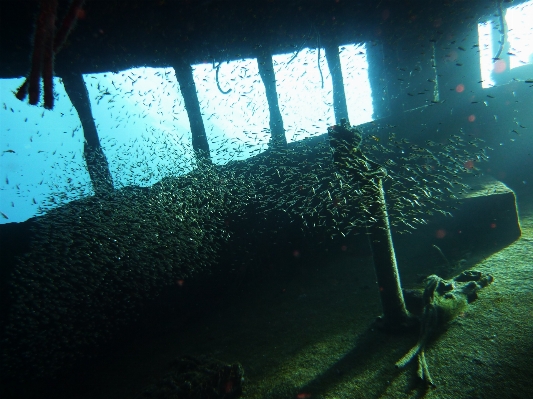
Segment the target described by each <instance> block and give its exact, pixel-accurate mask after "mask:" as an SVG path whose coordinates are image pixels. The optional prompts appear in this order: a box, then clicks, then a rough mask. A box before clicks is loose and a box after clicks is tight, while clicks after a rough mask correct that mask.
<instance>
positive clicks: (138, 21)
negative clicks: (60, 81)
mask: <svg viewBox="0 0 533 399" xmlns="http://www.w3.org/2000/svg"><path fill="white" fill-rule="evenodd" d="M68 3H69V2H68V1H61V0H60V7H59V18H62V15H63V14H64V13H65V10H66V8H67V6H68ZM497 4H498V2H497V1H496V0H490V1H487V0H423V1H421V0H372V1H364V0H360V1H351V0H128V1H125V0H108V1H103V0H87V2H86V5H85V7H84V10H85V13H84V17H83V18H82V19H80V20H79V21H78V24H77V26H76V27H75V29H74V30H73V32H72V34H71V35H70V37H69V40H68V42H67V44H66V45H65V46H64V48H63V49H62V50H61V52H60V54H58V56H57V60H56V65H55V70H56V74H57V75H59V76H61V75H63V74H65V73H69V72H74V73H80V72H82V73H90V72H107V71H117V70H121V69H126V68H131V67H135V66H170V65H175V64H176V63H177V62H181V61H183V62H187V63H198V62H214V61H226V60H231V59H238V58H243V57H254V56H255V55H256V54H257V53H258V52H259V51H265V50H266V51H268V52H271V53H273V54H275V53H281V52H287V51H295V50H296V49H297V48H299V47H300V46H301V45H302V44H305V45H306V46H308V47H315V46H316V45H317V44H318V43H320V44H321V45H323V44H324V43H325V42H327V41H332V42H335V43H336V44H339V45H340V44H345V43H354V42H363V41H381V42H388V43H390V44H391V45H394V43H395V41H397V40H399V39H403V42H404V43H405V40H409V38H411V37H412V38H413V40H414V39H415V38H420V37H423V39H424V40H432V39H433V40H436V39H438V38H439V37H442V35H443V33H444V32H446V31H449V30H451V29H454V28H455V27H458V26H459V27H461V28H465V27H467V26H469V25H471V26H474V24H475V23H477V20H478V19H479V18H481V17H483V16H484V15H490V14H493V13H494V12H495V10H497ZM38 10H39V1H35V0H24V1H21V0H2V1H1V2H0V18H1V21H0V22H1V23H0V38H1V51H2V57H1V60H0V77H18V76H22V75H25V74H26V72H27V70H28V68H29V57H30V53H31V39H32V35H33V25H34V23H35V17H36V15H37V13H38Z"/></svg>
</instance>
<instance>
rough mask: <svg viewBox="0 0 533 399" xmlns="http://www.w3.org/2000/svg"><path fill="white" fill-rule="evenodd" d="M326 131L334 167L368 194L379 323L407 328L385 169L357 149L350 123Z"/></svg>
mask: <svg viewBox="0 0 533 399" xmlns="http://www.w3.org/2000/svg"><path fill="white" fill-rule="evenodd" d="M328 135H329V142H330V146H331V148H332V149H333V162H334V163H335V166H336V167H337V169H338V170H339V171H340V172H341V173H343V174H344V175H345V176H346V177H347V178H350V179H353V180H354V182H355V184H358V186H359V189H360V190H362V191H363V192H364V197H368V198H371V199H370V201H367V202H365V207H366V210H367V211H368V220H369V222H368V223H367V231H368V233H369V235H368V237H369V240H370V247H371V248H372V255H373V260H374V269H375V271H376V278H377V281H378V286H379V295H380V297H381V306H382V308H383V316H382V317H381V318H380V325H381V326H382V327H383V328H386V329H390V330H400V329H406V328H410V327H412V325H413V321H414V318H412V317H411V315H410V313H409V312H408V311H407V308H406V307H405V301H404V299H403V293H402V288H401V285H400V275H399V273H398V266H397V264H396V256H395V254H394V247H393V245H392V237H391V232H390V226H389V217H388V214H387V203H386V202H385V191H384V190H383V178H384V177H385V176H386V175H387V171H386V170H385V168H383V167H381V166H380V165H378V164H376V163H375V162H373V161H371V160H370V159H368V158H367V157H366V156H365V155H364V154H362V153H361V151H360V149H359V144H360V142H361V134H360V133H359V132H358V130H357V129H356V128H354V127H350V125H349V124H348V123H347V122H346V120H343V121H341V124H340V125H336V126H333V127H331V128H329V130H328Z"/></svg>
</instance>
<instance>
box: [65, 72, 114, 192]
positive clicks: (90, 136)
mask: <svg viewBox="0 0 533 399" xmlns="http://www.w3.org/2000/svg"><path fill="white" fill-rule="evenodd" d="M62 79H63V84H64V85H65V90H66V92H67V94H68V96H69V98H70V101H71V102H72V105H74V108H75V109H76V111H77V112H78V116H79V118H80V122H81V126H82V127H83V136H84V138H85V144H84V147H83V155H84V156H85V162H86V163H87V171H88V172H89V176H90V177H91V182H92V184H93V190H94V193H95V195H96V196H103V195H106V194H110V193H111V192H112V191H113V178H112V177H111V172H110V171H109V164H108V163H107V158H106V156H105V154H104V151H103V150H102V146H101V145H100V139H99V137H98V132H97V130H96V125H95V123H94V118H93V115H92V112H91V102H90V100H89V92H88V91H87V87H86V86H85V82H84V81H83V76H82V75H81V74H79V73H72V74H66V75H63V77H62Z"/></svg>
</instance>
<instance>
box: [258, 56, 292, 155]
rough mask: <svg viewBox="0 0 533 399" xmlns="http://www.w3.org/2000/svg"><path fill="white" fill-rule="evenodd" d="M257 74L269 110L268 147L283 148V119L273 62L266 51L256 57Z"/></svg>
mask: <svg viewBox="0 0 533 399" xmlns="http://www.w3.org/2000/svg"><path fill="white" fill-rule="evenodd" d="M257 66H258V67H259V75H261V79H262V80H263V84H264V85H265V93H266V98H267V102H268V110H269V112H270V143H269V147H270V148H284V147H286V146H287V138H286V137H285V129H284V127H283V119H282V117H281V112H280V110H279V104H278V92H277V90H276V75H275V74H274V64H273V63H272V55H271V54H270V53H268V52H266V51H264V52H261V53H260V54H259V55H258V57H257Z"/></svg>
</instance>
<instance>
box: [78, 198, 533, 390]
mask: <svg viewBox="0 0 533 399" xmlns="http://www.w3.org/2000/svg"><path fill="white" fill-rule="evenodd" d="M528 203H529V202H528ZM528 203H526V202H524V204H526V205H527V204H528ZM520 221H521V227H522V233H523V234H522V237H521V238H519V239H518V240H517V241H516V242H514V243H513V244H511V245H509V246H508V247H506V248H504V249H502V250H500V251H499V252H497V253H493V254H488V255H486V256H485V257H484V255H483V254H475V256H473V257H472V259H474V258H475V259H479V261H477V262H475V263H474V264H468V268H470V269H475V270H478V271H481V272H483V273H489V274H492V275H493V276H494V283H493V284H492V285H490V286H488V287H486V288H484V289H482V290H481V291H480V292H479V298H478V299H477V300H476V301H474V302H472V303H471V304H470V305H469V306H468V308H467V310H466V311H465V312H464V313H462V314H461V315H460V316H459V317H458V318H457V319H455V320H454V321H453V322H451V323H450V324H449V325H448V326H447V329H446V330H445V331H443V332H442V334H440V335H439V336H438V337H436V338H435V339H433V340H432V341H431V343H430V344H429V345H428V347H427V349H426V360H427V363H428V366H429V370H430V372H431V374H432V378H433V380H434V382H435V384H436V387H435V388H432V387H426V386H425V385H424V384H423V383H421V382H419V381H418V380H417V377H416V367H417V365H416V361H414V362H413V363H411V364H409V365H408V366H407V367H406V368H404V369H402V370H398V369H396V368H395V367H394V364H395V362H397V361H398V360H399V359H400V358H401V357H402V356H403V355H404V354H405V353H406V352H407V351H408V350H409V349H410V348H411V347H412V346H413V345H414V344H415V343H416V341H417V339H418V334H417V332H416V331H415V332H413V333H404V334H391V333H385V332H382V331H379V330H377V329H376V328H374V325H373V322H374V320H375V318H376V316H377V315H379V314H380V302H379V294H378V289H377V285H376V283H375V277H374V271H373V266H372V262H371V258H370V257H346V256H344V257H341V258H339V259H330V261H329V262H330V264H329V265H328V267H326V268H320V269H319V270H320V271H318V270H313V269H310V268H303V269H302V271H301V273H300V274H299V275H298V278H292V279H290V281H276V280H269V281H267V282H265V284H263V285H259V286H257V285H255V286H254V287H253V288H250V287H249V288H248V289H243V290H242V292H240V293H239V294H238V295H236V296H235V298H234V299H232V300H230V301H228V302H225V305H224V306H220V304H219V305H217V311H216V312H213V313H212V314H210V315H208V316H206V317H203V318H202V319H200V320H197V321H196V322H192V323H189V324H188V325H187V326H186V328H185V329H183V330H181V331H175V330H172V329H170V330H169V331H167V332H165V333H161V334H160V335H159V336H158V337H157V339H153V340H148V341H146V342H139V345H138V346H137V347H136V348H132V350H131V351H130V352H129V353H127V354H123V355H121V356H118V357H117V360H116V362H111V363H109V364H108V366H107V367H106V368H103V369H102V370H100V371H99V372H98V374H102V376H101V377H98V378H97V380H98V381H97V382H96V383H93V384H91V388H90V389H87V390H86V391H85V392H84V394H83V395H82V396H80V397H86V398H95V397H98V398H118V397H120V398H127V397H132V398H134V397H137V395H138V394H139V393H140V392H141V391H142V389H143V387H145V386H146V385H147V384H149V383H150V382H152V381H154V380H156V379H157V378H158V377H160V376H161V375H163V374H164V371H165V367H166V364H167V363H168V362H169V361H171V360H172V359H174V358H176V357H177V356H180V355H183V354H191V355H209V356H212V357H215V358H218V359H221V360H223V361H224V362H227V363H234V362H239V363H241V364H242V365H243V367H244V370H245V381H244V385H243V387H244V388H243V395H242V398H246V399H259V398H280V399H281V398H316V399H319V398H323V399H326V398H328V399H333V398H417V397H427V398H530V397H533V360H532V357H531V356H532V354H533V306H532V305H533V208H531V207H530V208H527V207H526V206H525V205H523V206H522V207H521V209H520ZM470 263H473V262H472V261H470ZM402 267H406V266H405V265H401V264H400V269H401V268H402ZM409 267H411V268H414V266H412V265H411V266H409ZM418 267H419V269H420V270H418V271H416V270H415V272H412V273H405V275H406V276H407V277H406V278H403V281H402V283H403V285H404V286H405V287H415V286H417V284H418V286H420V283H419V282H418V281H414V279H413V278H411V277H409V276H414V275H416V274H417V273H423V272H424V267H423V266H422V265H418ZM325 270H327V272H325ZM402 277H405V276H404V275H403V274H402ZM411 280H412V281H411Z"/></svg>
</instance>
